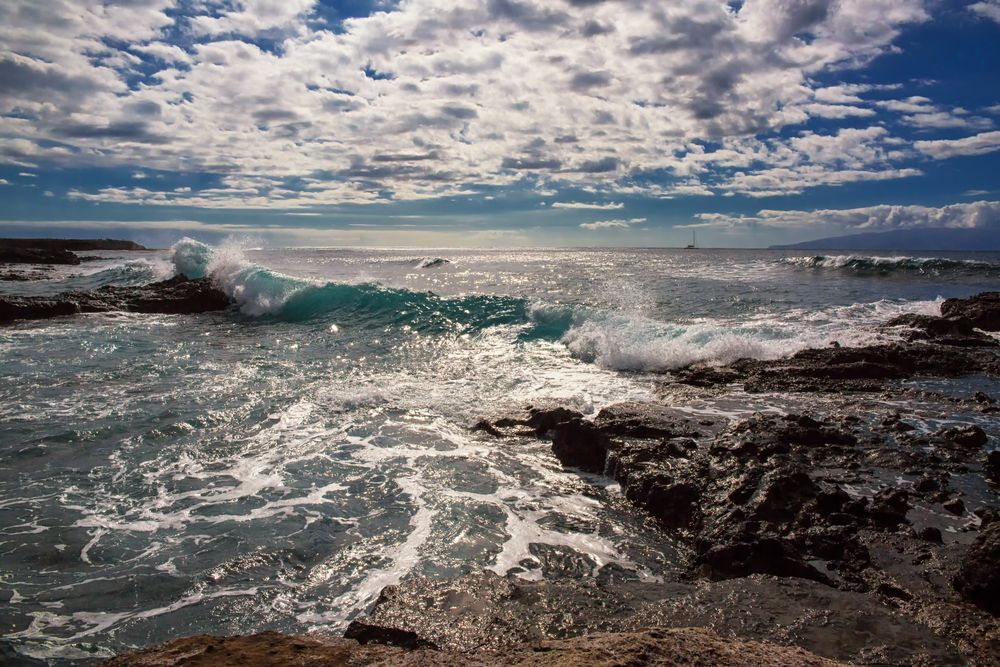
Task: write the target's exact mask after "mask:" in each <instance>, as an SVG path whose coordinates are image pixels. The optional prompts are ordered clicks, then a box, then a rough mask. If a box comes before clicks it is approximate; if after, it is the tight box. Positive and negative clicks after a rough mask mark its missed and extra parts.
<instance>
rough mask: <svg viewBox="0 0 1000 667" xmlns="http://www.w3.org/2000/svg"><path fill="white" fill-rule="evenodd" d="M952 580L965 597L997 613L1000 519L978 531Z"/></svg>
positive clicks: (999, 591) (998, 602)
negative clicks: (998, 521) (999, 521)
mask: <svg viewBox="0 0 1000 667" xmlns="http://www.w3.org/2000/svg"><path fill="white" fill-rule="evenodd" d="M953 583H954V585H955V590H957V591H958V592H959V593H961V594H962V596H963V597H964V598H965V599H966V600H968V601H969V602H972V603H973V604H976V605H978V606H980V607H982V608H983V609H986V610H987V611H989V612H990V613H992V614H998V615H1000V523H992V524H990V525H989V526H988V527H987V528H986V529H985V530H983V531H982V532H981V533H980V534H979V537H977V538H976V541H975V542H974V543H973V545H972V547H971V548H970V549H969V551H968V552H966V554H965V558H963V559H962V564H961V566H960V567H959V570H958V574H956V575H955V579H954V581H953Z"/></svg>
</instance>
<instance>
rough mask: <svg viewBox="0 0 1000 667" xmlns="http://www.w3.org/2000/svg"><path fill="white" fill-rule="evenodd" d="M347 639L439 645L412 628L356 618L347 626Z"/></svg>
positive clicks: (412, 645) (406, 645) (410, 646)
mask: <svg viewBox="0 0 1000 667" xmlns="http://www.w3.org/2000/svg"><path fill="white" fill-rule="evenodd" d="M344 638H345V639H353V640H354V641H356V642H358V643H359V644H384V645H386V646H398V647H399V648H406V649H415V648H431V649H435V648H437V646H435V645H434V642H429V641H427V640H426V639H422V638H421V637H420V636H419V635H418V634H417V633H416V632H413V631H411V630H400V629H399V628H393V627H391V626H384V625H378V624H375V623H369V622H367V621H362V620H355V621H351V624H350V625H348V626H347V630H345V631H344Z"/></svg>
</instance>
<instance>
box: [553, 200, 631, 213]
mask: <svg viewBox="0 0 1000 667" xmlns="http://www.w3.org/2000/svg"><path fill="white" fill-rule="evenodd" d="M552 208H571V209H591V210H595V211H614V210H617V209H621V208H625V204H623V203H621V202H617V203H616V202H610V203H607V204H592V203H588V202H576V201H557V202H554V203H553V204H552Z"/></svg>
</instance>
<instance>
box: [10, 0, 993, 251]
mask: <svg viewBox="0 0 1000 667" xmlns="http://www.w3.org/2000/svg"><path fill="white" fill-rule="evenodd" d="M0 204H2V206H0V234H2V233H6V234H7V235H19V236H25V235H30V236H35V235H38V236H113V237H118V238H131V239H135V240H139V241H140V242H146V243H148V244H153V245H161V246H162V245H168V244H169V243H171V242H172V241H173V240H176V238H178V237H179V236H184V235H187V236H193V237H196V238H201V239H204V240H209V241H212V240H217V239H222V238H225V237H228V236H236V237H243V238H248V239H260V240H262V241H263V242H265V243H270V244H278V245H352V246H353V245H360V246H365V245H375V246H436V247H448V246H451V247H454V246H464V247H468V246H492V247H504V246H593V245H597V246H676V245H683V244H686V243H688V242H690V239H691V235H692V232H696V233H697V237H698V243H699V245H704V246H723V247H755V246H757V247H759V246H766V245H769V244H772V243H790V242H795V241H801V240H806V239H810V238H818V237H824V236H836V235H841V234H851V233H862V232H873V231H880V230H893V229H901V228H920V227H956V228H969V227H985V228H1000V0H976V1H973V2H969V1H967V0H950V1H948V0H743V1H742V2H740V1H738V0H729V1H723V0H672V1H670V2H666V1H665V0H656V1H645V0H400V1H398V2H397V1H392V0H75V1H73V0H46V1H45V2H39V1H38V0H4V1H3V2H2V3H0Z"/></svg>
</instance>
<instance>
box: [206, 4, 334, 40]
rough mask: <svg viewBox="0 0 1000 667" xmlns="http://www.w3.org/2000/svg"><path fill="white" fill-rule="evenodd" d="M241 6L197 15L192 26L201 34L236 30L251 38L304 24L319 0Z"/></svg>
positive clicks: (235, 31) (234, 31)
mask: <svg viewBox="0 0 1000 667" xmlns="http://www.w3.org/2000/svg"><path fill="white" fill-rule="evenodd" d="M235 4H236V6H237V8H236V9H232V10H229V11H225V12H223V13H222V15H221V16H196V17H194V18H193V19H192V20H191V26H192V29H193V30H194V32H195V33H196V34H198V35H220V34H228V33H236V34H240V35H246V36H249V37H254V36H257V35H259V34H261V33H264V32H268V31H271V30H288V29H290V28H295V27H297V26H298V25H300V23H301V19H302V17H303V16H305V15H306V14H308V13H309V12H311V11H312V9H313V6H314V5H315V4H316V0H237V2H236V3H235Z"/></svg>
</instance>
